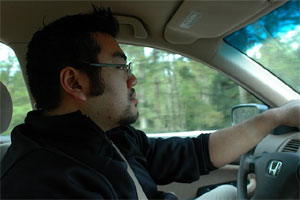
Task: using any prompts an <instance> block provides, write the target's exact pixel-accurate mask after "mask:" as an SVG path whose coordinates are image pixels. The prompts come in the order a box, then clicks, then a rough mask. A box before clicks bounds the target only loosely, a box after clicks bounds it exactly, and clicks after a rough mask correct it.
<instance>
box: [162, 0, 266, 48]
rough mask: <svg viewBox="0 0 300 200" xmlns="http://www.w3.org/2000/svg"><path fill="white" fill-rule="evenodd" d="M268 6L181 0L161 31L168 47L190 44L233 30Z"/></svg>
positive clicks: (256, 0)
mask: <svg viewBox="0 0 300 200" xmlns="http://www.w3.org/2000/svg"><path fill="white" fill-rule="evenodd" d="M268 5H269V3H268V1H267V0H251V1H249V0H248V1H245V0H231V1H230V0H218V1H207V0H197V1H195V0H185V1H184V2H183V3H182V4H181V5H180V7H179V9H178V10H177V11H176V13H175V15H174V16H173V17H172V18H171V20H170V21H169V23H168V24H167V26H166V28H165V33H164V34H165V39H166V40H167V41H168V42H170V43H172V44H191V43H193V42H195V41H196V40H198V39H200V38H217V37H220V36H222V35H223V34H225V33H226V32H228V31H230V30H233V29H234V28H235V27H237V26H239V25H240V24H241V23H243V22H245V21H247V20H248V19H249V18H251V17H253V16H254V15H256V14H257V13H259V12H260V11H261V10H263V9H265V8H266V7H267V6H268Z"/></svg>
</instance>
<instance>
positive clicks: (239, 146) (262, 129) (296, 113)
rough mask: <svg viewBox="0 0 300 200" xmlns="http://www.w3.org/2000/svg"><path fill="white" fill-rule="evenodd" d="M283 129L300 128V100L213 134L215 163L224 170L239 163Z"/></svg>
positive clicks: (212, 144) (210, 147) (211, 152)
mask: <svg viewBox="0 0 300 200" xmlns="http://www.w3.org/2000/svg"><path fill="white" fill-rule="evenodd" d="M280 125H286V126H292V127H300V99H299V100H293V101H290V102H288V103H287V104H285V105H283V106H281V107H278V108H274V109H270V110H268V111H265V112H264V113H262V114H260V115H258V116H256V117H254V118H252V119H250V120H248V121H246V122H243V123H241V124H238V125H235V126H232V127H229V128H226V129H222V130H219V131H217V132H214V133H213V134H211V136H210V140H209V154H210V159H211V161H212V163H213V164H214V165H215V167H221V166H223V165H226V164H228V163H230V162H232V161H234V160H236V159H237V158H238V157H239V156H241V155H242V154H245V153H246V152H248V151H249V150H250V149H251V148H253V147H255V146H256V145H257V144H258V143H259V142H260V141H261V140H262V139H263V138H264V137H265V136H266V135H267V134H268V133H270V131H272V130H273V129H275V128H276V127H278V126H280Z"/></svg>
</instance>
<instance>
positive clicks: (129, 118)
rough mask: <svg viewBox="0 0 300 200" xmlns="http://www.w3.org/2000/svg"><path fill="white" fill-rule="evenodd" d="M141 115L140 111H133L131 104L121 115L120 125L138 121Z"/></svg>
mask: <svg viewBox="0 0 300 200" xmlns="http://www.w3.org/2000/svg"><path fill="white" fill-rule="evenodd" d="M138 117H139V112H136V113H133V112H132V111H131V106H130V104H129V105H128V106H127V107H126V109H125V110H124V112H123V114H122V115H121V116H120V119H119V124H120V125H130V124H133V123H134V122H136V120H137V119H138Z"/></svg>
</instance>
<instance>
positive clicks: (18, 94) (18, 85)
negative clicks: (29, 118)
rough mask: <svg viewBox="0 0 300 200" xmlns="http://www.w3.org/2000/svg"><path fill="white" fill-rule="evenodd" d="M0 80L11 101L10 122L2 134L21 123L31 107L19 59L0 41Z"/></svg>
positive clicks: (7, 132) (8, 132) (6, 133)
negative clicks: (11, 115)
mask: <svg viewBox="0 0 300 200" xmlns="http://www.w3.org/2000/svg"><path fill="white" fill-rule="evenodd" d="M0 80H1V81H2V82H3V83H4V84H5V85H6V87H7V89H8V91H9V93H10V95H11V97H12V101H13V117H12V121H11V124H10V126H9V128H8V130H6V131H5V132H4V133H2V135H9V134H10V133H11V131H12V129H13V128H14V127H15V126H17V125H19V124H21V123H23V122H24V118H25V116H26V114H27V112H28V111H30V110H31V109H32V107H31V104H30V99H29V96H28V92H27V89H26V86H25V83H24V79H23V75H22V72H21V68H20V64H19V61H18V59H17V57H16V55H15V53H14V51H13V50H12V49H11V48H9V47H8V46H6V45H4V44H2V43H0Z"/></svg>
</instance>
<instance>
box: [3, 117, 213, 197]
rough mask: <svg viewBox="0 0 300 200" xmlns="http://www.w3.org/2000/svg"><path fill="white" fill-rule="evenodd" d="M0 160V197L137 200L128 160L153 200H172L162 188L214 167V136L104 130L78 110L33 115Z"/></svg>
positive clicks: (15, 133) (17, 130)
mask: <svg viewBox="0 0 300 200" xmlns="http://www.w3.org/2000/svg"><path fill="white" fill-rule="evenodd" d="M11 139H12V145H11V146H10V147H9V149H8V151H7V153H6V155H5V156H4V158H3V160H2V162H1V197H2V198H15V199H20V198H22V199H23V198H29V199H34V198H36V199H41V198H47V199H53V198H63V199H69V198H76V199H137V194H136V189H135V185H134V182H133V180H132V178H131V177H130V176H129V174H128V172H127V169H126V163H125V162H124V160H122V158H121V157H120V155H119V154H118V153H117V152H116V150H115V148H114V147H113V146H112V142H113V143H114V144H115V145H116V146H117V147H118V148H119V149H120V151H121V152H122V154H123V155H124V156H125V158H126V159H127V160H128V163H129V164H130V166H131V168H132V169H133V171H134V173H135V175H136V177H137V179H138V181H139V183H140V184H141V186H142V188H143V190H144V192H145V194H146V195H147V197H148V198H149V199H172V198H174V196H173V195H172V194H169V193H164V192H159V191H157V186H156V185H157V184H167V183H171V182H174V181H176V182H192V181H195V180H197V179H198V178H199V176H200V175H203V174H207V173H209V171H210V170H213V169H215V168H214V167H213V165H212V163H211V161H210V159H209V153H208V139H209V135H200V136H199V137H198V138H194V139H191V138H170V139H162V138H158V139H151V138H147V136H146V135H145V134H144V133H143V132H141V131H138V130H136V129H134V128H133V127H131V126H121V127H118V128H114V129H112V130H110V131H107V132H103V131H102V130H101V129H100V128H99V127H98V126H97V125H96V124H94V123H93V121H92V120H90V119H89V118H88V117H87V116H84V115H82V114H81V113H80V112H79V111H78V112H75V113H70V114H66V115H62V116H54V117H43V116H42V115H41V113H40V112H39V111H32V112H30V113H28V115H27V117H26V119H25V124H22V125H19V126H17V127H16V128H15V129H14V130H13V132H12V134H11Z"/></svg>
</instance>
